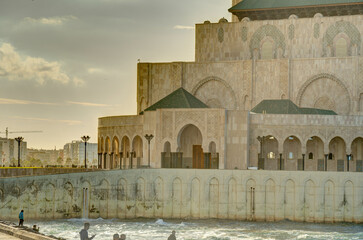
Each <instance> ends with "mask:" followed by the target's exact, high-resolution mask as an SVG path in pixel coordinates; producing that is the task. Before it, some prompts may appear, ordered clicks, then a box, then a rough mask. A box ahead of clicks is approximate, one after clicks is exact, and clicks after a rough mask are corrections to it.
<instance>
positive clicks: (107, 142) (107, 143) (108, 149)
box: [105, 137, 111, 153]
mask: <svg viewBox="0 0 363 240" xmlns="http://www.w3.org/2000/svg"><path fill="white" fill-rule="evenodd" d="M105 152H106V153H110V152H111V140H110V138H109V137H106V140H105Z"/></svg>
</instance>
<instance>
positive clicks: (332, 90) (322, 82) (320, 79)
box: [296, 74, 351, 115]
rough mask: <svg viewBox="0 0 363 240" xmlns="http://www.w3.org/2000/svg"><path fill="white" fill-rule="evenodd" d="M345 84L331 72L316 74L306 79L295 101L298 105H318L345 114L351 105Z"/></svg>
mask: <svg viewBox="0 0 363 240" xmlns="http://www.w3.org/2000/svg"><path fill="white" fill-rule="evenodd" d="M350 102H351V100H350V93H349V91H348V89H347V88H346V87H345V85H344V84H343V83H342V82H341V81H340V80H339V79H338V78H336V77H335V76H333V75H331V74H318V75H316V76H314V77H312V78H310V79H309V80H308V81H306V82H305V83H304V84H303V85H302V87H301V88H300V90H299V93H298V95H297V98H296V103H297V104H298V105H299V106H300V107H318V108H322V109H330V110H334V111H335V112H336V113H338V114H342V115H347V114H349V112H350V106H351V103H350Z"/></svg>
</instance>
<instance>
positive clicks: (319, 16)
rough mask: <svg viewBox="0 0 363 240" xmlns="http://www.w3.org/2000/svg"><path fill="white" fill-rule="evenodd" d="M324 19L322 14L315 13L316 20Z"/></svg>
mask: <svg viewBox="0 0 363 240" xmlns="http://www.w3.org/2000/svg"><path fill="white" fill-rule="evenodd" d="M322 17H324V16H323V14H321V13H315V15H314V18H322Z"/></svg>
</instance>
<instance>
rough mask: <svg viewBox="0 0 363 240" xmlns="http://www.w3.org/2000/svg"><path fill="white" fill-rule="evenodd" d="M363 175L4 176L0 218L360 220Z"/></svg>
mask: <svg viewBox="0 0 363 240" xmlns="http://www.w3.org/2000/svg"><path fill="white" fill-rule="evenodd" d="M362 189H363V187H362V181H361V173H332V172H329V173H324V172H323V173H321V172H309V174H306V173H304V172H296V171H283V172H281V171H279V172H277V171H254V170H244V171H243V170H238V171H236V170H191V169H147V170H145V169H144V170H143V169H132V170H114V171H101V172H93V173H73V174H61V175H47V176H29V177H22V178H2V179H0V216H7V218H8V219H9V220H14V221H16V220H17V216H18V213H19V211H20V209H24V211H25V214H26V215H25V216H26V219H28V220H37V219H64V218H81V217H89V218H99V217H102V218H120V219H127V218H136V217H147V218H177V219H180V218H191V219H206V218H218V219H231V220H258V221H278V220H284V219H289V220H292V221H306V222H355V223H362V222H363V208H362V201H361V200H362V197H363V191H362Z"/></svg>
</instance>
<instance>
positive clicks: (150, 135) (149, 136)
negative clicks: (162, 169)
mask: <svg viewBox="0 0 363 240" xmlns="http://www.w3.org/2000/svg"><path fill="white" fill-rule="evenodd" d="M153 137H154V135H152V134H146V135H145V138H146V140H147V142H148V144H149V148H148V157H147V158H148V160H147V161H148V167H149V168H150V141H151V139H153Z"/></svg>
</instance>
